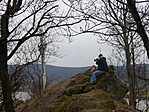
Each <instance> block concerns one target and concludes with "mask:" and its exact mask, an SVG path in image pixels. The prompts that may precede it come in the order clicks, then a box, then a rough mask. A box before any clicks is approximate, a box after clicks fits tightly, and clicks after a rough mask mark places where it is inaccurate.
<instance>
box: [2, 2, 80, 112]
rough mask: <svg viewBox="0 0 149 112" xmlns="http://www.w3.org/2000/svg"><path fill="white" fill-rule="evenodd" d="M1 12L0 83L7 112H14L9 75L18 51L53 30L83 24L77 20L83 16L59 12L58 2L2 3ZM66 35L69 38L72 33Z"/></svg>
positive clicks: (59, 31) (69, 12) (32, 57)
mask: <svg viewBox="0 0 149 112" xmlns="http://www.w3.org/2000/svg"><path fill="white" fill-rule="evenodd" d="M0 8H1V9H0V14H1V19H0V22H1V27H0V28H1V29H0V31H1V37H0V54H1V55H0V79H1V84H2V95H3V103H4V105H5V111H6V112H10V111H11V112H14V107H13V100H12V97H11V94H12V87H11V84H10V80H9V79H10V75H9V73H8V62H9V61H10V59H12V60H13V58H16V54H18V52H17V51H18V49H23V46H24V45H25V44H26V45H27V41H29V40H30V39H31V38H33V37H37V36H42V35H44V34H46V33H48V32H49V30H52V29H53V31H58V32H57V33H59V34H60V33H61V32H63V31H65V32H66V31H68V30H69V28H70V26H72V25H74V24H78V23H80V22H81V21H82V19H81V20H80V18H78V17H81V15H79V16H78V15H75V14H73V15H71V12H72V10H71V8H70V9H68V10H66V11H62V10H61V11H59V9H61V8H59V5H58V0H54V1H48V0H46V1H43V0H25V1H23V0H7V1H5V0H1V1H0ZM68 20H69V21H68ZM44 26H45V30H44V32H42V33H40V32H39V29H40V28H42V27H44ZM62 27H63V28H62ZM16 34H17V35H16ZM66 34H68V35H69V33H66ZM8 46H11V47H8ZM8 48H9V49H8ZM22 52H23V51H22ZM22 54H23V53H22ZM22 57H23V56H22ZM29 57H31V58H30V59H29V58H28V60H27V62H31V61H32V59H34V56H33V54H31V56H29ZM34 60H36V59H34ZM25 62H26V60H25V61H24V62H23V60H22V64H25Z"/></svg>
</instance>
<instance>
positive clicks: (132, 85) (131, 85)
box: [125, 37, 136, 108]
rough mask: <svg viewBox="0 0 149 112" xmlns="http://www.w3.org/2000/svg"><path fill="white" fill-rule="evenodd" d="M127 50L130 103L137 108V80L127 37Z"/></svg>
mask: <svg viewBox="0 0 149 112" xmlns="http://www.w3.org/2000/svg"><path fill="white" fill-rule="evenodd" d="M125 51H126V59H127V60H126V69H127V75H128V82H129V91H130V93H129V105H130V106H132V107H133V108H136V97H135V80H134V76H133V71H132V67H131V54H130V48H129V45H128V38H127V37H125Z"/></svg>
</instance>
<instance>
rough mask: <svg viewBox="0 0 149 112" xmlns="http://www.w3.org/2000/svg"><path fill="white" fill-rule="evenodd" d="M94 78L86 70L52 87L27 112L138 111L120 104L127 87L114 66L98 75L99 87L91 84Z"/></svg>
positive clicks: (29, 104) (18, 111)
mask: <svg viewBox="0 0 149 112" xmlns="http://www.w3.org/2000/svg"><path fill="white" fill-rule="evenodd" d="M91 75H92V71H90V70H87V71H86V72H85V73H78V74H75V75H73V76H72V77H71V78H70V79H67V80H64V81H61V82H59V83H57V84H55V85H53V86H52V87H51V88H49V90H48V91H47V92H46V93H45V94H44V95H43V96H42V97H41V98H39V99H38V100H31V101H30V102H29V103H28V106H27V108H25V109H24V112H111V111H113V110H114V112H132V111H133V112H135V111H134V110H133V109H132V108H130V107H129V106H127V105H124V104H122V103H119V101H121V100H122V99H123V98H124V96H125V94H126V93H127V91H128V87H127V86H126V84H124V83H122V82H121V81H119V80H118V79H117V77H116V75H115V74H114V71H113V68H112V67H111V68H109V72H106V73H104V74H103V75H100V76H98V81H97V84H96V85H92V84H90V83H89V81H90V77H91ZM115 99H116V100H115ZM25 106H26V104H25V105H24V107H25ZM24 107H23V105H22V107H21V108H24ZM16 112H20V109H16Z"/></svg>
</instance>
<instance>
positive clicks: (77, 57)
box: [47, 34, 113, 67]
mask: <svg viewBox="0 0 149 112" xmlns="http://www.w3.org/2000/svg"><path fill="white" fill-rule="evenodd" d="M97 40H98V37H97V36H94V35H93V34H82V35H78V36H76V37H73V41H72V42H71V43H69V42H68V40H67V39H65V40H64V42H61V43H59V54H61V55H62V56H63V57H62V58H55V57H54V60H55V61H54V62H48V63H47V64H49V65H54V66H62V67H84V66H92V65H94V64H95V63H94V61H93V60H94V59H95V58H97V57H98V54H100V53H102V54H103V55H104V56H105V57H106V58H108V56H109V55H110V53H111V52H112V49H113V47H111V46H108V45H106V44H99V43H97ZM49 61H50V60H49Z"/></svg>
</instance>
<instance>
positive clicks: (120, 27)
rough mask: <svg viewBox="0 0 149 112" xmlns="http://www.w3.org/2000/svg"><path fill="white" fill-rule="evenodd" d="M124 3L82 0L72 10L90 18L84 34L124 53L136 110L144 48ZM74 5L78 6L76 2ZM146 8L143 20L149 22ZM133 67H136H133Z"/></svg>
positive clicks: (106, 0)
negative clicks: (138, 69)
mask: <svg viewBox="0 0 149 112" xmlns="http://www.w3.org/2000/svg"><path fill="white" fill-rule="evenodd" d="M83 2H84V3H83ZM125 2H126V1H125V0H122V1H119V0H101V1H97V0H96V1H95V0H89V1H80V3H79V5H78V7H76V6H75V7H73V8H74V9H75V10H76V11H79V12H81V13H83V14H84V16H85V17H86V18H89V21H88V22H86V25H85V27H81V31H82V32H83V33H94V34H95V35H98V36H100V38H99V42H103V41H104V42H105V43H108V44H110V45H112V46H114V47H116V48H117V49H120V50H121V52H122V51H124V55H125V58H126V60H125V63H126V69H127V75H128V80H129V90H130V103H129V104H130V105H131V106H132V107H134V108H135V107H136V101H135V99H136V93H135V87H136V73H135V64H136V62H135V61H136V60H135V59H137V58H138V57H139V56H140V55H141V53H142V50H138V48H140V47H141V46H142V43H141V42H142V41H141V38H140V36H139V35H138V34H137V33H136V32H137V30H138V29H136V28H137V27H136V23H135V22H134V20H133V18H132V17H131V15H130V13H129V10H128V5H127V4H126V3H125ZM74 4H76V3H75V2H74ZM99 4H100V5H99ZM143 8H145V9H146V10H142V11H143V12H142V11H141V12H142V15H143V16H142V20H144V21H145V22H146V16H145V14H147V8H146V7H143ZM146 24H147V22H146ZM146 42H147V41H146ZM137 50H138V51H137ZM136 51H137V52H136ZM137 53H139V55H136V54H137ZM131 65H133V67H132V66H131Z"/></svg>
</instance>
